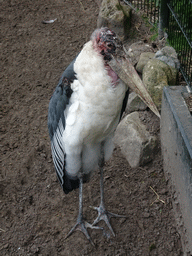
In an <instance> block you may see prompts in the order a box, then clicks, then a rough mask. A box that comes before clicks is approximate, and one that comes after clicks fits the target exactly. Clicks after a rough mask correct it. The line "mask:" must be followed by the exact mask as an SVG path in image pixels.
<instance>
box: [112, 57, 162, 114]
mask: <svg viewBox="0 0 192 256" xmlns="http://www.w3.org/2000/svg"><path fill="white" fill-rule="evenodd" d="M108 64H109V66H110V67H111V68H112V69H113V71H114V72H115V73H116V74H117V75H118V76H119V77H120V79H121V80H123V82H124V83H125V84H126V85H127V86H128V87H130V88H131V89H132V90H133V91H134V92H136V93H137V94H138V95H139V97H140V98H141V99H142V100H143V102H144V103H145V104H146V105H147V106H148V107H149V108H150V109H151V110H152V111H153V112H154V113H155V114H156V115H157V116H158V117H159V118H160V114H159V111H158V110H157V107H156V106H155V103H154V102H153V100H152V98H151V96H150V95H149V93H148V91H147V89H146V87H145V85H144V84H143V82H142V81H141V79H140V77H139V75H138V74H137V72H136V70H135V68H134V67H133V65H132V64H131V62H130V61H129V60H128V58H127V57H126V56H125V54H122V52H121V54H120V55H119V54H118V55H113V56H112V60H111V61H109V62H108Z"/></svg>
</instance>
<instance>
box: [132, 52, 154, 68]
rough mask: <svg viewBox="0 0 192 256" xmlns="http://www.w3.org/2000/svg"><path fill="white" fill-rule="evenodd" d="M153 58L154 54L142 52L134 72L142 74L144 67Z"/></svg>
mask: <svg viewBox="0 0 192 256" xmlns="http://www.w3.org/2000/svg"><path fill="white" fill-rule="evenodd" d="M154 57H155V53H153V52H142V53H141V55H140V58H139V61H138V63H137V66H136V70H137V71H138V72H140V73H142V72H143V68H144V66H145V65H146V64H147V62H148V61H149V60H151V59H153V58H154Z"/></svg>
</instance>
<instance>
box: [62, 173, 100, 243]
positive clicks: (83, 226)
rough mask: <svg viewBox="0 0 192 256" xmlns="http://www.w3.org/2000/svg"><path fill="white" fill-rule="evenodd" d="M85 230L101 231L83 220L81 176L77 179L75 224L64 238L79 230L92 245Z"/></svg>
mask: <svg viewBox="0 0 192 256" xmlns="http://www.w3.org/2000/svg"><path fill="white" fill-rule="evenodd" d="M87 228H92V229H102V230H103V228H100V227H97V226H93V225H91V224H90V223H88V222H86V221H84V219H83V178H82V176H81V177H80V178H79V213H78V216H77V222H76V224H75V225H74V227H73V228H72V229H71V230H70V231H69V233H68V235H67V236H66V237H65V239H67V238H68V237H69V236H70V235H71V234H72V233H73V232H74V231H76V230H79V231H81V232H83V233H84V234H85V236H86V237H87V239H88V240H89V241H90V243H91V244H92V245H94V243H93V241H92V240H91V237H90V235H89V233H88V231H87Z"/></svg>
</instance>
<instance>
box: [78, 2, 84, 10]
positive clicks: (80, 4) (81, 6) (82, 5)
mask: <svg viewBox="0 0 192 256" xmlns="http://www.w3.org/2000/svg"><path fill="white" fill-rule="evenodd" d="M78 1H79V3H80V5H81V7H82V9H83V11H84V12H85V8H84V7H83V4H82V2H81V1H80V0H78Z"/></svg>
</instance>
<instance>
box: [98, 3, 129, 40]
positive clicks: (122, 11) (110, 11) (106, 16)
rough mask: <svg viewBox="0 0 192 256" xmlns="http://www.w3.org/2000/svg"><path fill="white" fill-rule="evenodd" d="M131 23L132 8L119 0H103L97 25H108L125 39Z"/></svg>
mask: <svg viewBox="0 0 192 256" xmlns="http://www.w3.org/2000/svg"><path fill="white" fill-rule="evenodd" d="M130 24H131V8H130V7H129V6H127V5H124V4H122V3H121V4H120V2H119V1H118V0H103V1H102V3H101V6H100V11H99V17H98V20H97V27H98V28H100V27H108V28H110V29H111V30H113V31H115V33H116V34H117V35H118V36H119V38H120V39H121V40H122V41H123V40H125V39H126V38H127V35H128V31H129V28H130Z"/></svg>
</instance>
